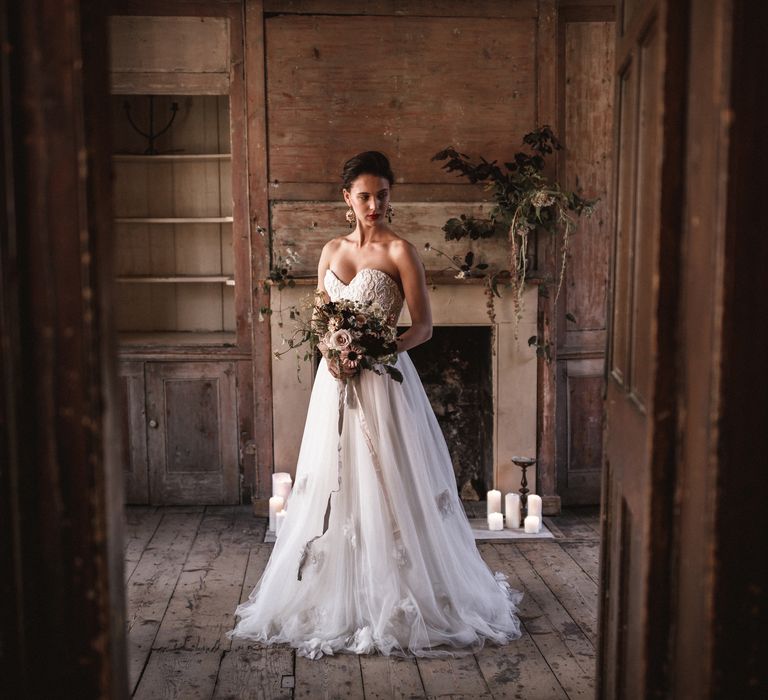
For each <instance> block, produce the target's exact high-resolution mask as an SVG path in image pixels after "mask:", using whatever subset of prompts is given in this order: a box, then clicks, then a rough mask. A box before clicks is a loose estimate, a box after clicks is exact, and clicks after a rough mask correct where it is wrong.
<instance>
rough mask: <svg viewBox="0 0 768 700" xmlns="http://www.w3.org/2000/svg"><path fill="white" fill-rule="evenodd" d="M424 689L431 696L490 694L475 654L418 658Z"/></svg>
mask: <svg viewBox="0 0 768 700" xmlns="http://www.w3.org/2000/svg"><path fill="white" fill-rule="evenodd" d="M416 663H417V665H418V667H419V673H420V674H421V680H422V682H423V684H424V690H425V691H426V693H427V695H428V696H429V697H437V696H440V697H442V696H445V695H471V696H481V697H482V696H490V694H491V691H490V688H489V687H488V684H487V683H486V682H485V679H484V678H483V674H482V673H481V671H480V667H479V666H478V662H477V659H476V658H475V657H474V655H473V654H467V655H465V656H457V657H455V658H445V659H442V658H438V659H417V660H416Z"/></svg>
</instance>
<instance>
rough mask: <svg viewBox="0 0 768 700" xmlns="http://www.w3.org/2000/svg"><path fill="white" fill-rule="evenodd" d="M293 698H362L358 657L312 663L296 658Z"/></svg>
mask: <svg viewBox="0 0 768 700" xmlns="http://www.w3.org/2000/svg"><path fill="white" fill-rule="evenodd" d="M294 697H295V698H309V700H319V698H324V699H326V698H327V699H330V698H333V699H334V700H336V699H337V698H349V699H350V700H359V698H362V697H364V692H363V676H362V672H361V671H360V657H359V656H357V655H356V654H338V655H337V656H323V657H322V658H320V659H316V660H314V661H313V660H312V659H308V658H306V657H304V656H298V655H297V656H296V688H295V690H294Z"/></svg>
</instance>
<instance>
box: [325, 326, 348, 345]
mask: <svg viewBox="0 0 768 700" xmlns="http://www.w3.org/2000/svg"><path fill="white" fill-rule="evenodd" d="M351 343H352V336H351V335H350V334H349V331H348V330H345V329H344V328H340V329H339V330H337V331H334V332H333V333H331V337H330V338H328V347H329V348H331V349H333V350H345V349H346V348H348V347H349V346H350V344H351Z"/></svg>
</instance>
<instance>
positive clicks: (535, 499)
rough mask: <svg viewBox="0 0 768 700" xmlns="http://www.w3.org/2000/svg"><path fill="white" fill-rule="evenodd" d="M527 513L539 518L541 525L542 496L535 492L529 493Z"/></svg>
mask: <svg viewBox="0 0 768 700" xmlns="http://www.w3.org/2000/svg"><path fill="white" fill-rule="evenodd" d="M526 515H535V516H536V517H538V519H539V525H541V520H542V518H541V496H537V495H536V494H535V493H531V494H529V495H528V513H526Z"/></svg>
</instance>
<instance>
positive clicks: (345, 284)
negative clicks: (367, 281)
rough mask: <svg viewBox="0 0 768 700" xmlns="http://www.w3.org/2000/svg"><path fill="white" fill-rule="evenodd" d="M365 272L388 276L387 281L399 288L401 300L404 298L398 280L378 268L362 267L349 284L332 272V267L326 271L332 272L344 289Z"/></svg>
mask: <svg viewBox="0 0 768 700" xmlns="http://www.w3.org/2000/svg"><path fill="white" fill-rule="evenodd" d="M365 270H370V271H371V272H380V273H381V274H382V275H384V276H386V277H387V279H389V281H390V282H392V284H394V285H395V287H396V288H397V292H398V294H399V295H400V298H401V299H402V298H403V293H402V292H401V291H400V285H399V284H398V283H397V280H396V279H395V278H394V277H392V275H390V274H389V273H388V272H386V271H385V270H380V269H379V268H378V267H361V268H360V269H359V270H358V271H357V272H356V273H355V274H354V276H353V277H352V279H351V280H349V282H345V281H344V280H342V279H341V277H339V276H338V275H337V274H336V273H335V272H334V271H333V270H331V268H330V267H329V268H328V269H327V270H326V272H330V273H331V274H332V275H333V276H334V277H335V278H336V280H337V281H338V282H339V284H341V285H343V286H344V287H349V286H350V285H351V284H352V283H353V282H354V281H355V280H356V279H357V277H358V275H359V274H360V273H361V272H363V271H365Z"/></svg>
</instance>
